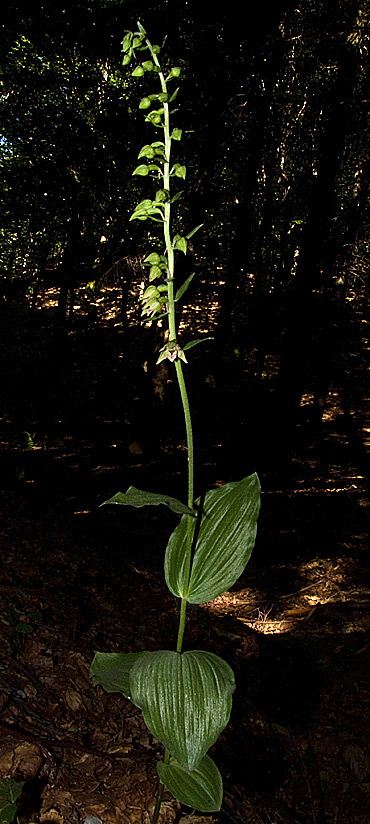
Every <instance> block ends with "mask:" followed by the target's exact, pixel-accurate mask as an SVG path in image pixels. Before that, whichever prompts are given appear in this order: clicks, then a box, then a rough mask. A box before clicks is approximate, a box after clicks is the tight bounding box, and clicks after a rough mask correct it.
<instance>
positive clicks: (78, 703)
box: [65, 687, 82, 712]
mask: <svg viewBox="0 0 370 824" xmlns="http://www.w3.org/2000/svg"><path fill="white" fill-rule="evenodd" d="M65 700H66V703H67V704H68V706H69V709H70V710H72V712H77V710H79V709H81V707H82V695H81V693H79V692H77V690H73V689H72V688H71V687H68V689H66V691H65Z"/></svg>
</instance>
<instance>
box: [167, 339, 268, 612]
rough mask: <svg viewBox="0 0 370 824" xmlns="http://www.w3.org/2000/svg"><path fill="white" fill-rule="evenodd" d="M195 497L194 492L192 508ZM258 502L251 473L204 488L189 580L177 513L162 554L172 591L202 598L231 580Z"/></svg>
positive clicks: (249, 542) (242, 562)
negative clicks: (207, 488)
mask: <svg viewBox="0 0 370 824" xmlns="http://www.w3.org/2000/svg"><path fill="white" fill-rule="evenodd" d="M188 348H189V347H188ZM200 503H201V499H200V498H198V500H197V501H196V502H195V508H197V507H198V508H199V507H200ZM259 508H260V483H259V480H258V477H257V475H256V473H254V474H253V475H249V476H248V477H247V478H243V480H242V481H237V482H234V483H228V484H225V485H224V486H221V487H219V488H218V489H212V490H210V491H209V492H207V494H206V495H205V498H204V503H203V510H202V520H201V523H200V528H199V535H198V540H197V543H196V547H195V550H194V557H193V563H192V568H191V574H190V579H189V583H187V582H186V580H185V578H184V569H185V556H186V553H187V547H188V524H187V518H181V521H180V523H179V525H178V526H177V527H176V529H175V530H174V531H173V533H172V535H171V536H170V539H169V541H168V544H167V549H166V556H165V577H166V582H167V586H168V588H169V589H170V591H171V592H172V593H173V595H176V596H177V597H178V598H186V599H187V601H190V603H192V604H204V603H206V602H207V601H212V600H213V599H214V598H217V596H218V595H221V593H222V592H225V590H227V589H229V588H230V587H231V586H232V585H233V584H235V581H237V580H238V578H239V577H240V575H241V574H242V572H243V570H244V568H245V566H246V564H247V563H248V561H249V558H250V556H251V554H252V550H253V547H254V542H255V538H256V532H257V517H258V512H259ZM194 526H195V524H194V525H193V529H194Z"/></svg>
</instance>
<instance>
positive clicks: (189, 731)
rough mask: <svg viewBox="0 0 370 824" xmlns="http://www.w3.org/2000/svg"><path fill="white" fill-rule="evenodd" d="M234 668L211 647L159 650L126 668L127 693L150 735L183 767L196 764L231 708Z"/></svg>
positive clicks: (218, 732)
mask: <svg viewBox="0 0 370 824" xmlns="http://www.w3.org/2000/svg"><path fill="white" fill-rule="evenodd" d="M234 688H235V682H234V674H233V671H232V669H231V668H230V667H229V665H228V664H226V662H225V661H223V660H222V659H221V658H219V657H218V656H217V655H214V654H213V653H211V652H204V651H203V650H192V651H190V652H184V653H182V654H179V653H178V652H171V651H169V650H159V651H158V652H151V653H148V654H147V655H145V656H143V657H142V658H141V659H139V660H138V661H137V663H136V664H134V666H133V667H132V669H131V672H130V689H131V698H132V700H133V702H134V704H136V705H137V706H138V707H140V708H141V710H142V712H143V716H144V721H145V723H146V725H147V726H148V727H149V730H150V731H151V732H152V733H153V735H155V736H156V738H158V739H159V740H160V741H161V742H162V744H164V746H165V747H166V749H168V750H169V752H170V754H171V755H173V756H174V757H175V758H176V760H177V761H178V762H179V764H181V765H182V766H183V767H188V768H189V769H190V770H192V769H194V768H195V767H198V765H199V763H200V761H201V760H202V758H203V757H204V756H205V754H206V752H207V750H208V749H209V748H210V747H211V746H212V744H214V743H215V741H217V738H218V736H219V735H220V732H221V731H222V730H223V728H224V727H225V726H226V724H227V722H228V720H229V717H230V711H231V696H232V693H233V691H234Z"/></svg>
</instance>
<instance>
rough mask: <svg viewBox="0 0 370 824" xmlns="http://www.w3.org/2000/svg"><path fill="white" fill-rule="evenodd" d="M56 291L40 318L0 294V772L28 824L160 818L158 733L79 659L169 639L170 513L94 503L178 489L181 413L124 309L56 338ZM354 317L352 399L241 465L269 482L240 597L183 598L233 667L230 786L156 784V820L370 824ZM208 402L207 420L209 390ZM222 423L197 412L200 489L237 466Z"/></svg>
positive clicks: (369, 618)
mask: <svg viewBox="0 0 370 824" xmlns="http://www.w3.org/2000/svg"><path fill="white" fill-rule="evenodd" d="M52 298H53V295H52V294H51V297H50V301H49V303H48V302H47V301H46V300H44V301H43V302H42V304H41V305H40V308H39V310H37V311H35V312H34V313H33V314H32V313H31V310H30V307H29V306H28V304H27V303H26V304H22V305H18V304H17V305H15V306H13V307H6V311H5V312H4V319H3V324H2V329H1V332H0V335H1V338H2V340H1V343H2V350H3V355H2V362H1V383H2V386H3V400H2V409H1V426H0V429H1V442H2V446H1V456H0V457H1V458H2V475H3V478H4V489H3V491H2V492H1V514H0V518H1V548H0V553H1V555H0V557H1V566H0V730H1V735H0V781H1V779H3V778H9V777H11V778H14V779H16V780H22V781H25V785H24V789H23V794H22V796H21V799H20V807H19V821H20V822H21V824H27V822H31V821H33V822H40V824H45V823H46V822H49V823H50V824H51V822H53V824H78V823H79V822H86V824H99V822H102V824H136V822H137V824H140V823H141V824H148V822H149V815H148V811H150V810H151V808H152V807H153V804H154V799H155V792H156V785H157V778H156V761H157V760H158V757H159V758H160V757H161V754H162V751H161V746H160V745H159V744H158V742H157V741H156V740H155V739H153V737H152V736H151V734H149V733H148V730H147V729H146V727H145V725H144V723H143V721H142V719H141V713H140V711H139V710H138V709H137V708H136V707H135V706H134V705H132V704H131V703H130V702H129V701H128V700H126V699H125V698H123V696H121V695H119V694H111V695H107V694H105V693H104V692H103V690H102V689H100V688H97V689H95V688H93V686H92V684H91V682H90V680H89V666H90V663H91V660H92V658H93V655H94V652H95V651H96V650H100V651H111V652H118V651H121V652H125V651H130V652H135V651H140V650H141V649H143V648H144V649H147V650H152V649H153V650H154V649H158V648H159V649H160V648H163V647H165V648H173V646H174V645H175V639H176V630H177V621H178V604H177V603H176V601H175V599H174V598H173V597H172V595H171V594H170V593H169V592H168V590H167V589H166V586H165V583H164V579H163V572H162V566H163V556H164V549H165V546H166V543H167V540H168V536H169V534H170V532H171V531H172V529H173V528H174V526H175V525H176V523H177V520H176V516H174V515H173V514H172V513H171V512H170V511H163V512H161V511H160V509H162V508H158V509H157V508H155V512H154V514H153V511H152V510H148V509H142V510H140V511H139V512H138V511H131V510H130V509H126V508H120V507H114V508H110V507H103V508H99V504H100V503H101V502H102V501H103V500H104V499H106V498H107V497H109V496H110V495H112V494H114V493H115V492H117V491H118V490H121V491H124V490H125V489H126V488H127V486H129V485H130V484H131V483H132V484H134V485H135V486H137V487H139V488H144V489H145V488H147V489H150V490H151V491H162V492H168V493H169V494H174V495H179V496H181V495H182V494H183V485H184V484H183V471H184V465H185V464H186V453H185V450H184V445H183V442H182V440H181V439H180V443H177V441H176V438H175V436H174V435H173V432H172V429H173V422H175V423H176V424H177V418H176V415H174V419H173V420H172V419H171V425H170V424H168V420H167V419H166V414H167V413H166V412H165V411H164V410H165V409H166V407H165V406H164V407H163V409H162V406H161V398H159V400H158V398H157V400H156V402H155V404H156V405H155V408H152V406H151V403H149V402H143V400H142V395H141V390H142V384H141V383H140V381H139V380H138V381H137V382H136V383H135V379H134V378H133V377H132V374H131V372H130V370H129V368H128V367H127V362H128V361H129V360H130V357H131V359H132V355H131V356H130V355H129V354H128V355H127V356H126V357H125V358H123V357H122V353H123V352H124V346H126V340H125V339H124V337H123V335H122V332H121V327H120V324H119V321H118V320H115V317H114V313H113V314H112V316H108V315H107V314H106V315H105V321H104V318H103V320H102V321H101V322H98V321H99V318H98V321H96V323H95V325H94V326H91V325H90V326H86V328H84V325H83V313H82V314H80V315H79V314H78V313H77V314H76V316H75V321H73V322H72V324H71V327H70V331H69V333H68V335H67V336H66V339H65V341H64V342H63V345H62V346H61V345H60V341H59V342H58V343H57V344H55V342H54V338H53V336H52V332H51V330H52V322H51V319H52V317H53V311H54V303H53V299H52ZM103 321H104V322H103ZM361 322H362V323H363V333H362V335H361V338H360V339H357V344H356V348H354V349H353V351H352V352H351V351H350V352H348V353H347V363H350V368H351V380H352V382H353V384H354V386H355V387H356V393H357V398H358V403H357V406H356V409H354V408H351V409H349V410H348V408H343V404H342V396H341V393H340V387H336V386H335V385H334V386H332V389H331V392H330V395H329V398H328V402H327V407H326V410H325V414H324V417H323V421H322V424H321V429H320V437H316V436H312V437H311V435H310V433H309V432H308V433H307V431H306V429H305V424H304V423H303V424H302V431H303V430H304V435H303V436H302V437H300V440H299V446H298V447H297V448H296V449H295V450H293V452H292V453H291V454H290V456H289V460H288V459H287V460H286V461H285V462H284V463H279V464H278V465H276V464H274V462H273V461H269V460H268V457H266V455H264V459H263V460H261V462H260V465H257V466H251V467H247V471H246V472H245V473H244V474H248V472H249V470H250V471H253V469H255V468H256V469H257V470H258V471H259V474H260V477H261V484H262V508H261V516H260V523H259V531H258V539H257V544H256V548H255V550H254V553H253V556H252V560H251V562H250V563H249V565H248V567H247V569H246V571H245V573H244V574H243V576H242V577H241V579H240V580H239V581H238V582H237V583H236V584H235V586H233V587H232V589H231V590H230V591H229V592H226V593H225V594H224V595H222V596H220V597H219V598H217V599H216V600H215V601H213V602H211V603H209V604H205V605H201V606H191V607H190V608H189V619H188V626H187V634H186V647H187V648H188V649H193V648H199V647H200V648H205V649H208V650H210V651H213V652H215V653H217V654H219V655H221V656H222V657H223V658H225V659H226V660H227V661H228V662H229V664H230V665H231V666H232V667H233V669H234V671H235V675H236V681H237V690H236V693H235V697H234V702H233V710H232V716H231V720H230V724H229V725H228V727H227V728H226V729H225V730H224V732H223V733H222V735H221V737H220V739H219V740H218V742H217V743H216V744H215V746H214V747H213V750H212V753H211V754H212V757H213V758H214V759H215V761H216V763H217V765H218V766H219V768H220V770H221V772H222V775H223V778H224V801H223V807H222V810H221V812H220V813H217V814H212V815H207V816H205V815H199V814H196V813H194V812H193V813H192V812H191V811H189V810H183V809H182V810H181V809H180V806H179V805H178V804H177V803H176V802H174V800H173V799H172V797H171V796H170V795H169V794H167V793H166V794H165V803H164V804H163V808H162V812H161V822H162V824H165V823H166V824H175V822H178V821H180V819H181V821H182V822H183V824H185V823H186V822H188V821H189V822H193V824H206V822H208V824H212V822H214V824H280V823H281V824H368V822H369V821H370V744H369V742H370V689H369V686H370V684H369V682H370V676H369V673H370V637H369V630H370V592H369V589H370V586H369V585H370V576H369V570H370V563H369V554H368V525H369V513H370V495H369V483H368V482H369V477H368V449H369V448H370V445H369V441H370V435H369V433H370V388H369V386H368V377H367V376H366V370H368V368H369V363H368V354H369V347H370V343H369V338H370V324H369V321H368V319H366V318H363V319H362V321H361ZM134 344H135V345H134ZM140 345H141V344H139V343H138V342H137V341H134V343H133V342H132V341H131V352H132V351H137V348H138V347H139V346H140ZM135 347H136V348H135ZM206 371H207V370H206V367H204V373H203V377H204V376H205V377H204V382H205V384H206V383H207V387H208V388H209V381H208V382H207V375H206ZM141 372H142V375H143V381H144V384H143V385H144V387H145V386H147V384H146V383H145V381H150V380H151V378H150V375H149V377H148V376H147V373H146V372H145V374H144V372H143V370H141ZM367 375H368V372H367ZM154 380H155V379H154ZM202 380H203V378H202ZM166 381H167V383H168V380H167V378H166V379H165V382H166ZM154 388H155V389H156V386H155V385H154ZM197 389H199V385H198V384H195V386H194V387H193V390H194V391H197ZM162 390H163V387H162V389H161V392H160V393H159V394H160V396H161V394H162V395H163V392H164V394H165V395H166V393H167V392H168V393H169V395H170V402H171V386H167V385H166V386H165V388H164V390H163V391H162ZM207 391H208V389H207ZM157 394H158V393H157ZM165 399H166V398H165ZM196 406H198V407H199V409H198V411H197V412H196V415H195V417H196V419H197V418H199V415H200V414H201V413H202V411H203V412H204V410H205V409H206V406H205V405H203V404H202V401H201V400H200V401H199V402H198V404H197V403H196ZM211 407H212V404H210V408H211ZM153 410H154V411H153ZM239 412H240V416H241V417H242V413H243V410H242V408H240V410H239ZM208 414H210V413H209V412H208ZM237 414H239V413H238V412H237V413H235V411H234V416H233V419H232V420H233V422H235V417H237ZM166 421H167V422H166ZM179 422H180V425H181V418H179ZM222 425H223V426H224V425H225V418H223V419H222ZM216 428H217V427H214V426H213V425H212V426H210V427H208V426H207V425H206V426H204V429H203V430H202V432H204V431H205V430H207V436H206V437H204V438H203V440H202V442H201V443H200V445H199V447H198V450H197V479H198V480H197V485H198V484H199V487H202V488H203V489H204V488H207V487H208V488H209V487H210V486H215V485H219V484H220V483H222V482H224V481H228V480H237V479H238V477H241V475H240V474H238V473H239V460H238V459H239V457H240V456H239V454H238V453H239V443H238V441H237V438H236V437H235V441H234V447H232V436H233V432H232V431H230V432H229V433H228V434H227V438H226V440H225V442H227V452H228V454H227V455H226V456H225V446H224V440H223V431H221V432H218V433H217V434H216V432H215V429H216ZM181 437H182V436H181ZM233 450H234V451H233ZM230 452H231V453H233V454H230ZM233 457H234V458H235V470H234V473H235V474H234V475H233ZM225 467H227V473H228V474H227V475H226V469H225Z"/></svg>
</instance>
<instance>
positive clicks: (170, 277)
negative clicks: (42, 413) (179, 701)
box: [146, 39, 194, 824]
mask: <svg viewBox="0 0 370 824" xmlns="http://www.w3.org/2000/svg"><path fill="white" fill-rule="evenodd" d="M146 42H147V45H148V47H149V50H150V52H151V56H152V59H153V62H154V63H155V65H156V66H157V68H158V76H159V79H160V83H161V88H162V92H163V93H164V94H166V95H167V83H166V79H165V77H164V74H163V72H162V69H161V65H160V63H159V60H158V57H157V55H156V54H155V53H154V52H153V48H152V45H151V43H150V42H149V40H148V39H146ZM163 131H164V146H165V149H164V164H163V189H164V191H165V192H166V195H167V200H166V201H165V203H164V210H163V233H164V241H165V245H166V253H167V267H168V272H167V298H168V332H169V340H170V341H171V342H173V343H176V341H177V329H176V318H175V291H174V267H175V257H174V248H173V243H172V240H171V197H170V184H171V174H170V161H171V142H172V141H171V133H170V113H169V106H168V103H167V101H164V103H163ZM175 369H176V376H177V382H178V385H179V389H180V395H181V403H182V407H183V410H184V418H185V430H186V443H187V450H188V473H187V474H188V507H189V508H190V509H193V507H194V443H193V429H192V423H191V414H190V406H189V398H188V393H187V389H186V384H185V378H184V373H183V369H182V364H181V361H180V360H179V359H178V358H177V359H176V361H175ZM186 517H187V550H186V559H185V590H187V588H188V584H189V580H190V572H191V549H192V540H193V530H194V518H193V517H192V516H190V515H188V516H186ZM186 605H187V600H186V598H185V597H184V598H182V599H181V606H180V618H179V627H178V633H177V644H176V652H178V653H181V651H182V644H183V638H184V631H185V622H186ZM169 759H170V755H169V752H168V750H165V754H164V762H165V764H168V763H169ZM163 790H164V784H163V782H162V781H160V782H159V787H158V792H157V798H156V803H155V808H154V812H153V817H152V824H156V822H157V820H158V816H159V811H160V807H161V803H162V797H163Z"/></svg>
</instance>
